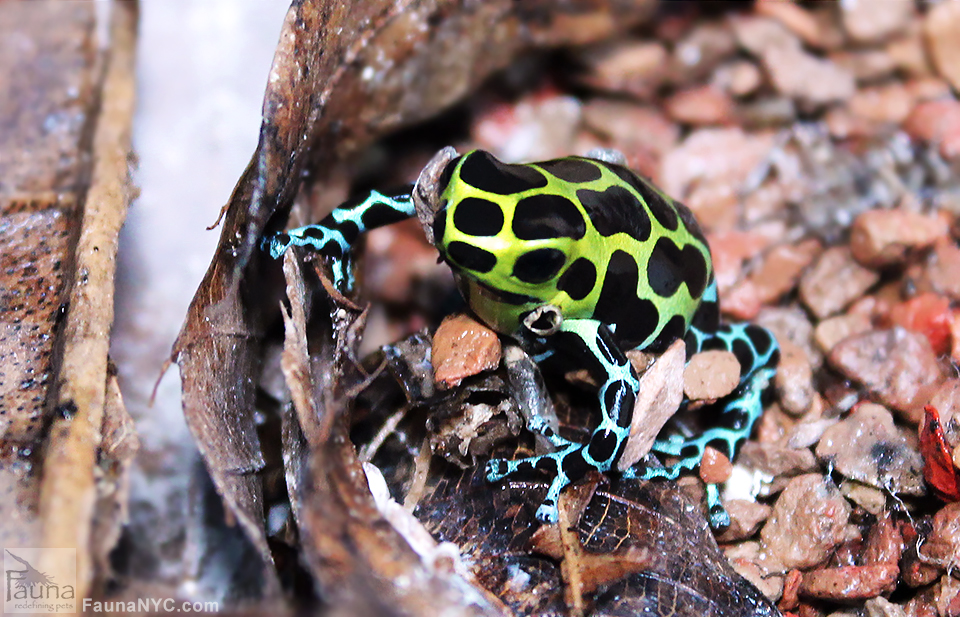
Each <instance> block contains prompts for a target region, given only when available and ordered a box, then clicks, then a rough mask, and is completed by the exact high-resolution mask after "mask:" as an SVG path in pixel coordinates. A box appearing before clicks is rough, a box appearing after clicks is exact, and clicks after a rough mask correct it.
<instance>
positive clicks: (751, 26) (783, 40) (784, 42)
mask: <svg viewBox="0 0 960 617" xmlns="http://www.w3.org/2000/svg"><path fill="white" fill-rule="evenodd" d="M730 25H731V26H732V27H733V34H734V36H735V37H736V39H737V43H738V44H739V45H740V47H742V48H744V49H745V50H747V51H749V52H750V53H751V54H753V55H754V56H757V57H762V56H763V54H764V53H766V52H767V51H769V50H771V49H795V50H799V49H801V44H800V39H799V38H798V37H797V36H796V35H794V34H793V33H792V32H790V31H789V30H788V29H787V28H785V27H784V26H783V24H781V23H780V22H779V21H777V20H775V19H771V18H769V17H761V16H757V15H738V16H735V17H733V18H732V19H731V20H730Z"/></svg>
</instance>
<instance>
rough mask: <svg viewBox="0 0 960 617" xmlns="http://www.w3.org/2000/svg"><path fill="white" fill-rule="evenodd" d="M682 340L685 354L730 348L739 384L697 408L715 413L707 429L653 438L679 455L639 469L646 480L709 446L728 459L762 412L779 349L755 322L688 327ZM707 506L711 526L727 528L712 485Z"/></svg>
mask: <svg viewBox="0 0 960 617" xmlns="http://www.w3.org/2000/svg"><path fill="white" fill-rule="evenodd" d="M685 342H686V344H687V357H688V358H689V357H690V356H692V355H693V354H695V353H697V352H700V351H709V350H714V349H716V350H723V351H730V352H732V353H733V354H734V355H735V356H736V357H737V360H738V361H739V362H740V385H739V386H737V389H736V390H734V391H733V392H732V393H730V394H728V395H727V396H725V397H723V398H722V399H720V400H718V401H717V402H715V403H713V404H711V405H708V406H706V407H704V408H703V409H701V410H700V411H699V412H698V413H707V414H714V413H715V414H716V416H715V417H711V418H710V419H709V420H708V423H709V424H710V428H709V429H707V430H706V431H704V432H702V433H700V434H698V435H696V436H693V437H683V436H681V435H676V434H674V435H670V436H669V437H667V438H665V439H659V440H657V441H656V442H655V443H654V445H653V450H654V451H655V452H658V453H660V454H665V455H668V456H673V457H677V458H678V459H679V460H678V461H677V462H676V463H674V464H672V465H670V466H669V467H663V468H654V467H647V468H646V469H645V470H644V472H643V474H642V475H640V474H638V475H640V477H642V478H645V479H646V478H669V479H673V478H676V477H677V476H678V475H680V473H681V472H683V471H684V470H692V469H694V468H695V467H696V466H697V465H699V464H700V460H701V459H702V458H703V450H704V448H706V447H707V446H708V445H710V446H713V447H715V448H717V449H719V450H721V451H722V452H723V453H724V454H726V455H727V457H729V458H730V459H731V460H732V459H733V457H734V455H736V453H737V450H738V449H739V446H740V445H741V444H742V443H743V442H744V441H745V440H746V439H747V438H748V437H749V436H750V433H751V431H752V430H753V426H754V424H755V423H756V421H757V420H758V419H759V418H760V416H761V414H762V413H763V401H762V398H763V394H764V392H765V391H766V390H767V388H768V386H769V385H770V382H771V381H772V379H773V376H774V374H775V372H776V365H777V362H778V361H779V358H780V349H779V346H778V345H777V342H776V339H774V337H773V335H772V334H770V332H769V331H767V330H766V329H764V328H762V327H760V326H756V325H753V324H735V325H724V326H721V327H719V328H718V329H717V331H716V332H704V331H702V330H699V329H697V328H695V327H691V328H690V330H689V331H688V333H687V336H686V339H685ZM707 505H708V508H709V511H710V521H711V525H713V526H714V527H725V526H726V525H727V524H729V517H728V516H727V514H726V512H725V511H724V509H723V506H722V505H721V504H720V499H719V492H718V491H717V488H716V486H715V485H708V486H707Z"/></svg>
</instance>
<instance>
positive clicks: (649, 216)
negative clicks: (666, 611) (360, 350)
mask: <svg viewBox="0 0 960 617" xmlns="http://www.w3.org/2000/svg"><path fill="white" fill-rule="evenodd" d="M604 158H605V157H598V158H584V157H568V158H562V159H556V160H551V161H543V162H538V163H526V164H505V163H502V162H501V161H499V160H497V159H496V158H495V157H494V156H493V155H491V154H490V153H488V152H484V151H482V150H474V151H472V152H468V153H466V154H464V155H462V156H455V155H453V154H450V155H449V156H447V157H446V160H443V161H442V166H441V167H440V169H439V170H438V173H437V174H436V181H435V182H434V183H433V184H435V187H432V188H431V191H432V194H431V195H430V196H429V197H430V198H431V199H430V200H429V201H432V202H433V203H434V209H433V210H432V211H431V212H428V213H427V214H424V212H423V211H422V210H423V209H422V208H420V210H421V211H420V212H419V215H420V218H421V221H423V222H424V223H425V226H426V227H427V228H428V229H427V231H428V234H427V235H428V237H429V236H432V242H433V243H434V245H435V246H436V248H437V250H438V251H439V252H440V257H441V258H442V259H443V260H444V261H445V262H446V263H447V264H449V266H450V267H451V268H452V270H453V272H454V274H455V275H456V278H457V281H458V284H459V287H460V290H461V292H462V294H463V296H464V299H465V300H466V303H467V305H468V306H469V308H470V310H471V311H472V312H473V314H474V315H475V316H476V317H477V318H479V319H480V320H481V321H482V322H484V323H485V324H487V325H488V326H489V327H491V328H492V329H494V330H496V331H497V332H499V333H501V334H504V335H507V336H512V337H515V338H517V339H518V340H519V341H520V342H521V344H523V345H525V346H526V347H527V348H528V349H529V350H531V352H532V354H533V355H534V358H535V359H536V360H537V361H538V362H543V363H549V362H551V361H557V360H561V361H562V362H563V364H564V365H566V366H570V365H571V364H573V365H574V366H577V367H581V368H585V369H587V370H588V371H589V373H590V374H591V375H592V376H593V377H594V379H595V380H596V382H597V383H599V384H600V387H599V403H600V409H601V412H602V414H601V418H602V419H601V421H600V424H599V425H598V426H597V427H596V428H595V429H594V430H593V432H592V434H591V436H590V439H589V441H587V442H586V443H577V442H573V441H569V440H567V439H565V438H563V437H561V436H560V435H559V434H557V432H556V431H554V430H553V429H551V428H550V426H549V425H548V422H547V421H546V419H545V418H542V417H540V416H536V415H535V416H534V417H533V418H528V428H529V429H530V430H532V431H535V432H537V433H539V434H541V435H543V436H544V437H545V438H546V439H547V440H548V441H549V442H550V443H552V444H553V446H554V447H555V448H556V449H555V450H554V451H553V452H549V453H547V454H542V455H540V456H534V457H530V458H524V459H519V460H502V459H494V460H491V461H489V462H488V463H487V467H486V476H487V479H488V480H489V481H490V482H498V481H500V480H502V479H504V478H506V477H508V476H511V477H512V476H514V475H515V474H521V473H536V472H539V473H543V474H546V475H548V476H549V477H550V478H551V483H550V487H549V489H548V491H547V496H546V498H545V499H544V501H543V503H542V504H541V505H540V507H539V509H538V510H537V518H538V519H539V520H541V521H544V522H555V521H556V520H557V516H558V511H557V500H558V497H559V495H560V491H561V490H563V488H564V487H565V486H567V485H568V484H570V483H571V482H573V481H576V480H578V479H579V478H581V477H582V476H583V475H584V474H586V473H587V472H588V471H590V470H591V469H595V470H597V471H599V472H603V473H605V472H610V471H611V470H616V469H617V463H618V462H619V459H620V457H621V455H622V454H623V451H624V448H625V445H626V443H627V438H628V436H629V432H630V426H631V420H632V417H633V412H634V401H635V400H636V396H637V391H638V388H639V382H638V379H637V374H636V373H635V371H634V369H633V367H632V366H631V364H630V362H629V361H628V359H627V357H626V355H625V354H624V352H625V351H628V350H631V349H641V350H648V351H653V352H656V351H662V350H664V349H665V348H666V347H667V346H669V345H670V344H671V343H672V342H674V341H675V340H677V339H680V338H682V339H684V341H685V343H686V353H687V359H688V360H689V358H690V356H692V355H693V354H695V353H697V352H699V351H704V350H712V349H719V350H727V351H731V352H733V353H734V354H735V355H736V357H737V359H738V361H739V362H740V384H739V386H738V387H737V388H736V390H735V391H734V392H733V393H731V394H730V395H728V396H726V397H724V398H722V399H720V400H718V401H717V402H716V403H712V404H710V405H707V406H705V407H703V408H702V409H701V410H700V413H703V414H708V415H709V418H708V419H707V420H708V421H707V426H708V428H707V429H706V430H703V431H702V432H700V433H699V434H695V435H680V434H678V433H677V432H672V433H671V432H670V431H664V433H661V435H660V439H658V440H657V441H656V443H655V444H654V447H653V449H654V451H655V452H657V453H660V454H663V455H667V456H671V457H675V458H676V459H677V462H675V463H673V464H672V465H670V466H668V467H654V466H645V467H643V466H640V465H638V466H637V467H634V468H631V469H629V470H628V471H627V472H626V473H625V475H628V476H632V477H639V478H676V477H677V476H678V475H679V474H680V473H681V472H682V471H683V470H690V469H693V468H695V467H696V466H697V465H698V464H699V462H700V459H701V457H702V455H703V450H704V448H705V447H706V446H707V445H712V446H714V447H717V448H718V449H720V450H721V451H722V452H724V453H725V454H726V455H727V456H729V457H730V458H733V456H734V454H735V453H736V450H737V447H738V446H739V445H740V444H741V443H742V442H743V441H744V440H745V439H747V437H749V435H750V432H751V430H752V428H753V426H754V424H755V422H756V420H757V419H758V418H759V417H760V415H761V413H762V411H763V405H762V402H761V397H762V395H763V394H764V392H765V391H766V390H767V388H768V386H769V384H770V382H771V380H772V377H773V375H774V372H775V370H776V364H777V362H778V359H779V348H778V345H777V342H776V340H775V339H774V337H773V336H772V335H771V334H770V332H768V331H767V330H765V329H763V328H761V327H759V326H756V325H752V324H735V325H721V324H720V323H719V306H718V299H717V286H716V282H715V279H714V273H713V266H712V261H711V257H710V249H709V247H708V246H707V241H706V239H705V238H704V235H703V233H702V232H701V230H700V227H699V225H698V224H697V221H696V220H695V219H694V217H693V215H692V213H691V212H690V210H689V209H688V208H687V207H685V206H684V205H683V204H680V203H678V202H677V201H675V200H673V199H671V198H669V197H667V196H666V195H664V194H663V193H662V192H660V190H659V189H657V188H656V187H655V186H654V185H653V184H651V183H650V182H648V181H646V180H644V179H643V178H641V177H640V176H639V175H637V174H636V173H634V172H633V171H631V170H630V169H628V168H626V167H624V166H622V165H620V164H616V163H613V162H608V161H607V160H601V159H604ZM418 186H419V185H418ZM413 190H414V187H413V186H409V187H406V188H404V189H403V190H402V191H398V192H394V193H389V194H384V193H380V192H377V191H372V192H370V193H369V194H367V195H365V196H363V197H362V198H361V199H357V200H353V201H350V202H347V203H344V204H343V205H341V206H339V207H338V208H336V209H335V210H334V211H333V212H332V213H331V214H330V215H329V216H327V217H326V218H325V219H324V220H323V221H321V222H320V223H319V224H316V225H308V226H306V227H300V228H298V229H293V230H290V231H287V232H283V233H277V234H274V235H271V236H268V237H266V238H265V239H264V242H263V247H264V249H265V250H267V251H268V252H269V253H270V255H271V256H273V257H274V258H278V257H280V256H281V255H282V254H283V252H284V251H285V250H287V249H288V248H289V247H291V246H305V247H310V248H312V249H314V250H317V251H319V252H320V253H322V254H324V255H326V256H329V257H331V258H333V259H334V260H335V264H334V266H335V267H334V272H335V273H336V274H335V277H336V278H337V282H338V284H340V285H341V286H349V285H350V284H352V283H351V281H352V279H351V277H350V273H349V267H348V266H347V265H346V264H347V263H348V258H349V251H350V248H351V246H352V245H353V243H354V241H355V240H356V239H357V237H358V236H359V234H361V233H363V232H365V231H368V230H370V229H373V228H375V227H380V226H382V225H387V224H390V223H395V222H398V221H400V220H403V219H406V218H408V217H411V216H416V215H417V214H418V208H417V206H416V205H415V201H416V200H415V199H414V194H413ZM430 218H432V221H431V220H430ZM684 404H686V402H685V403H684ZM638 467H642V468H639V469H638ZM707 496H708V506H709V509H710V519H711V523H712V524H713V525H714V526H715V527H719V526H724V525H725V524H726V523H727V521H728V518H727V515H726V512H725V511H724V509H723V507H722V505H721V504H720V501H719V496H718V493H717V490H716V487H714V486H708V492H707Z"/></svg>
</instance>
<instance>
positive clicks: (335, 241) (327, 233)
mask: <svg viewBox="0 0 960 617" xmlns="http://www.w3.org/2000/svg"><path fill="white" fill-rule="evenodd" d="M412 190H413V185H407V186H405V187H403V188H402V189H400V190H398V191H392V192H390V193H381V192H379V191H370V192H369V193H367V194H366V195H364V196H362V197H360V198H357V199H353V200H350V201H347V202H344V203H343V204H341V205H339V206H337V207H336V208H335V209H334V210H333V212H331V213H330V214H328V215H327V216H326V217H325V218H324V219H323V220H322V221H320V222H319V223H317V224H315V225H306V226H304V227H297V228H296V229H291V230H289V231H285V232H279V233H276V234H272V235H269V236H264V238H263V240H262V241H261V243H260V247H261V248H262V249H263V250H264V251H266V252H268V253H269V254H270V256H271V257H273V258H274V259H279V258H280V257H281V256H282V255H283V253H284V252H285V251H286V250H287V249H289V248H290V247H291V246H304V247H309V248H312V249H313V250H315V251H317V252H318V253H321V254H322V255H326V256H327V257H331V258H333V260H334V267H333V276H334V283H336V284H337V286H338V287H340V288H343V287H346V288H350V287H352V286H353V281H352V275H351V273H350V268H349V266H348V264H349V261H348V260H349V257H350V248H351V247H352V246H353V244H354V242H356V241H357V238H358V237H359V236H360V234H362V233H364V232H366V231H369V230H371V229H374V228H376V227H383V226H384V225H390V224H392V223H398V222H400V221H402V220H404V219H408V218H410V217H411V216H414V215H415V214H416V210H415V207H414V204H413V198H412V195H411V191H412Z"/></svg>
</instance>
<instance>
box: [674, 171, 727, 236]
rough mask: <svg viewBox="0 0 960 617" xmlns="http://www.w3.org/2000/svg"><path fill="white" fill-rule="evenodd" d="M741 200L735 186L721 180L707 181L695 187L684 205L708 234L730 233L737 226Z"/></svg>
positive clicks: (711, 179) (712, 179)
mask: <svg viewBox="0 0 960 617" xmlns="http://www.w3.org/2000/svg"><path fill="white" fill-rule="evenodd" d="M739 201H740V198H739V197H738V196H737V193H736V190H735V189H734V187H733V186H731V185H729V184H727V183H726V182H725V181H724V180H721V179H719V178H710V179H705V180H704V181H703V182H701V183H699V184H697V185H696V186H694V187H693V188H692V189H691V190H690V193H689V194H687V198H686V199H685V200H684V203H685V204H686V206H687V207H688V208H690V210H691V211H692V212H693V214H694V216H695V217H696V218H697V220H698V221H699V222H700V227H701V228H702V229H704V230H706V231H708V232H712V231H728V230H730V229H733V227H734V226H736V224H737V204H738V203H739Z"/></svg>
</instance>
